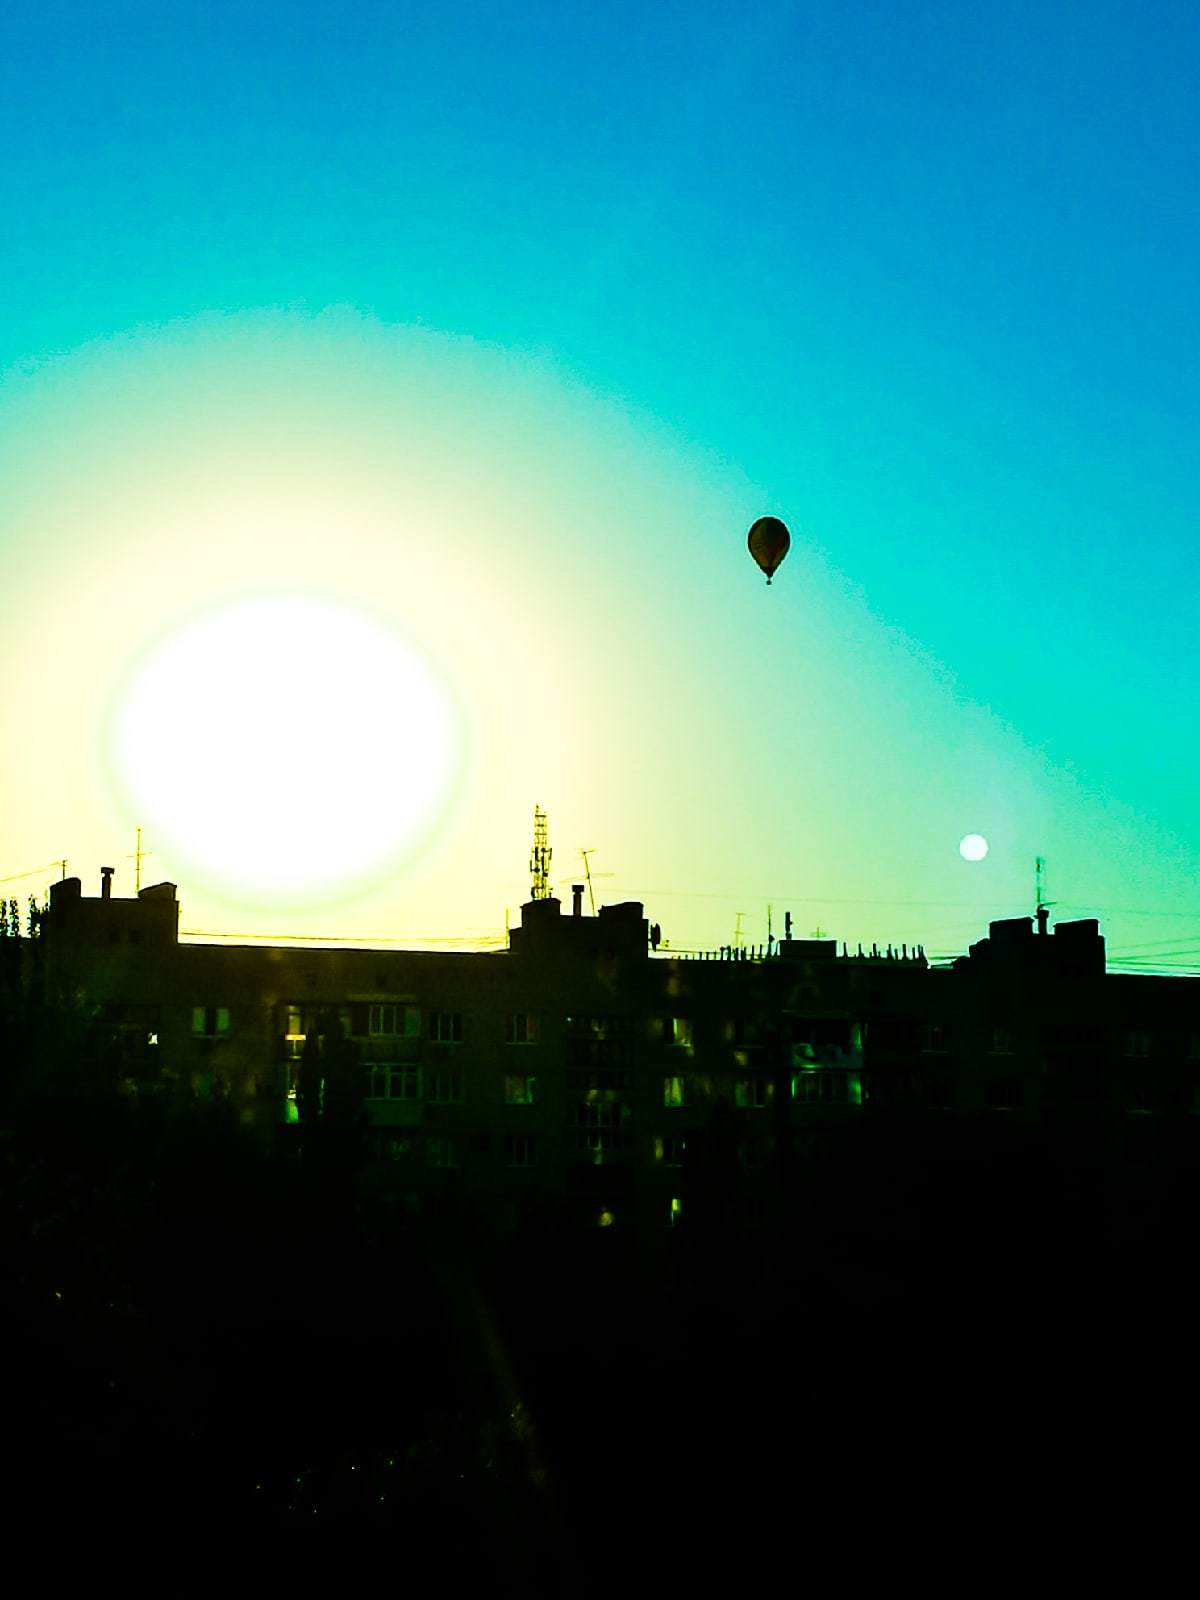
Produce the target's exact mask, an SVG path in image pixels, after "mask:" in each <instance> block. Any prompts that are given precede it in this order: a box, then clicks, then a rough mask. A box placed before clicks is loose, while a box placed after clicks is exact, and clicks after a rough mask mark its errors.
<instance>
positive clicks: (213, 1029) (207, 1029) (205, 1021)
mask: <svg viewBox="0 0 1200 1600" xmlns="http://www.w3.org/2000/svg"><path fill="white" fill-rule="evenodd" d="M192 1032H193V1033H194V1034H197V1035H199V1036H200V1037H201V1038H204V1039H213V1038H216V1037H217V1036H218V1035H219V1034H223V1033H228V1032H229V1008H228V1007H227V1006H193V1007H192Z"/></svg>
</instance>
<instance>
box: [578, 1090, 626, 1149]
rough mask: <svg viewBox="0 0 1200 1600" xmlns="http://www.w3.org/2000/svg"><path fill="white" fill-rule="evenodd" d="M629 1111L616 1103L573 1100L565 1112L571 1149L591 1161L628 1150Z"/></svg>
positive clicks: (624, 1106) (610, 1101)
mask: <svg viewBox="0 0 1200 1600" xmlns="http://www.w3.org/2000/svg"><path fill="white" fill-rule="evenodd" d="M632 1120H633V1112H632V1110H631V1108H630V1107H629V1106H628V1105H626V1104H625V1103H624V1102H623V1101H619V1100H616V1101H614V1100H598V1101H591V1100H576V1101H574V1102H573V1103H572V1105H571V1107H570V1110H569V1112H568V1127H569V1134H570V1147H571V1149H573V1150H577V1151H585V1152H587V1153H589V1154H591V1155H592V1156H593V1157H594V1158H599V1157H600V1156H602V1155H603V1154H605V1153H606V1152H609V1151H613V1150H627V1149H628V1148H629V1142H630V1138H631V1130H630V1124H631V1122H632Z"/></svg>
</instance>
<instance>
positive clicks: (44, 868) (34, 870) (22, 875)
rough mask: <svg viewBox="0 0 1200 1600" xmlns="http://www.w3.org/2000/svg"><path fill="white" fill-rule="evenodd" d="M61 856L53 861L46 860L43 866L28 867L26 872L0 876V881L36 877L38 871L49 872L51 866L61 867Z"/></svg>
mask: <svg viewBox="0 0 1200 1600" xmlns="http://www.w3.org/2000/svg"><path fill="white" fill-rule="evenodd" d="M61 866H62V857H61V856H59V857H58V859H57V860H55V861H47V862H46V863H45V865H44V866H41V867H30V869H29V871H28V872H14V873H13V874H12V875H11V876H10V877H7V878H0V883H16V882H17V880H18V878H36V877H37V875H38V873H39V872H49V871H50V868H51V867H61Z"/></svg>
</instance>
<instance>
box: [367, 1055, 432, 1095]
mask: <svg viewBox="0 0 1200 1600" xmlns="http://www.w3.org/2000/svg"><path fill="white" fill-rule="evenodd" d="M365 1077H366V1096H367V1099H368V1100H419V1099H420V1098H421V1069H420V1067H407V1066H402V1065H399V1064H397V1063H396V1062H391V1061H376V1062H372V1063H371V1065H370V1066H368V1067H367V1068H366V1070H365Z"/></svg>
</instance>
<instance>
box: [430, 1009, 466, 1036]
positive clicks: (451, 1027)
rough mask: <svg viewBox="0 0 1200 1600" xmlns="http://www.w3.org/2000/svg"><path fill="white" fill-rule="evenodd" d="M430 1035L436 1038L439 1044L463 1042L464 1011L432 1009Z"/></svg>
mask: <svg viewBox="0 0 1200 1600" xmlns="http://www.w3.org/2000/svg"><path fill="white" fill-rule="evenodd" d="M429 1037H430V1038H431V1039H436V1040H437V1041H438V1043H439V1044H461V1043H462V1012H461V1011H431V1012H430V1013H429Z"/></svg>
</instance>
